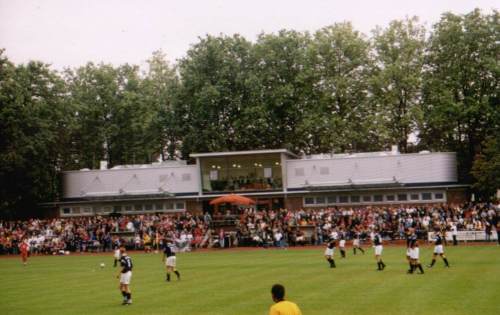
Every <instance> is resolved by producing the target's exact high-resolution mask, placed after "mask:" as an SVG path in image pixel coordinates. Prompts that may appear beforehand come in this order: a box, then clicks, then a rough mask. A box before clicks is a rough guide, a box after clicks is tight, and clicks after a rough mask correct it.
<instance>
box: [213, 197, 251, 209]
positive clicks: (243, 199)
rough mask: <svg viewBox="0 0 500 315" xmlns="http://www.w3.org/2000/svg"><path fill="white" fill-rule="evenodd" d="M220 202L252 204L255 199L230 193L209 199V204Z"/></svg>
mask: <svg viewBox="0 0 500 315" xmlns="http://www.w3.org/2000/svg"><path fill="white" fill-rule="evenodd" d="M221 203H231V204H235V205H247V206H248V205H254V204H255V200H253V199H250V198H247V197H244V196H240V195H235V194H230V195H225V196H221V197H218V198H215V199H214V200H212V201H210V204H211V205H218V204H221Z"/></svg>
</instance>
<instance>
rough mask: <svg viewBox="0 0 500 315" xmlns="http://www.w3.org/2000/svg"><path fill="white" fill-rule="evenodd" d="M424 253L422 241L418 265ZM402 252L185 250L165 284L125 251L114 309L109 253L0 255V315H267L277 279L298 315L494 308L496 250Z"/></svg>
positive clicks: (148, 259) (155, 261) (141, 257)
mask: <svg viewBox="0 0 500 315" xmlns="http://www.w3.org/2000/svg"><path fill="white" fill-rule="evenodd" d="M431 250H432V249H431V248H429V247H422V249H421V258H422V261H423V262H424V263H429V261H430V259H431V256H432V252H431ZM405 251H406V249H405V248H403V247H387V246H386V248H384V255H383V257H384V261H385V263H386V264H387V268H386V269H385V270H384V271H383V272H379V271H376V270H375V269H376V268H377V266H376V263H375V260H374V259H373V250H371V249H369V250H367V253H366V254H365V255H359V254H358V255H356V256H353V255H352V254H351V251H348V253H347V255H348V256H347V259H345V260H341V259H338V258H337V259H336V260H337V268H336V269H330V268H329V267H328V263H327V262H326V261H325V259H324V257H323V248H316V249H307V250H306V249H304V250H264V249H261V250H248V251H231V250H230V251H209V252H194V253H186V254H179V255H178V258H177V265H178V268H179V271H180V272H181V275H182V280H181V281H177V280H173V282H170V283H166V282H165V271H164V268H165V267H164V266H163V264H162V262H161V258H160V255H159V254H157V255H155V254H138V253H137V254H136V253H132V254H131V257H132V259H133V262H134V271H133V276H132V284H131V289H132V300H133V303H134V304H133V305H131V306H122V305H120V303H121V299H122V297H121V295H120V292H119V291H118V280H117V279H116V278H115V275H116V274H117V272H118V271H117V269H114V268H113V267H112V259H113V258H112V254H108V255H106V256H88V255H85V256H81V255H78V254H74V255H70V256H66V257H35V258H32V259H31V260H30V261H29V264H28V266H27V267H24V266H22V264H21V261H20V259H17V257H16V259H8V258H7V259H0V277H1V279H2V293H1V294H0V305H1V309H2V314H5V315H23V314H47V315H52V314H74V315H77V314H100V315H106V314H149V315H152V314H169V315H186V314H189V315H201V314H204V315H209V314H210V315H226V314H227V315H234V314H238V315H245V314H249V315H250V314H252V315H254V314H268V310H269V307H270V306H271V305H272V303H273V302H272V300H271V294H270V289H271V286H272V285H273V284H274V283H282V284H283V285H285V288H286V290H287V297H288V299H290V300H291V301H294V302H296V303H297V304H298V305H299V306H300V308H301V309H302V313H303V314H307V315H315V314H318V315H319V314H321V315H325V314H336V315H342V314H349V315H356V314H363V315H364V314H373V315H377V314H384V315H396V314H397V315H400V314H413V315H420V314H422V315H423V314H440V315H441V314H449V315H452V314H453V315H461V314H464V315H465V314H476V313H477V314H482V315H493V314H498V313H499V311H500V306H499V304H498V292H499V291H498V290H499V289H498V278H499V277H500V268H498V265H499V264H500V254H499V253H498V248H497V247H496V246H494V245H493V246H471V247H463V246H459V247H448V248H447V249H446V251H447V255H448V258H449V261H450V263H451V268H449V269H446V268H444V263H443V262H442V261H441V260H438V261H437V263H436V265H435V266H434V268H432V269H425V274H423V275H420V274H414V275H408V274H406V270H407V269H408V265H407V263H406V259H405ZM101 262H105V264H106V267H104V268H102V269H101V268H100V267H99V264H100V263H101ZM174 278H175V277H174Z"/></svg>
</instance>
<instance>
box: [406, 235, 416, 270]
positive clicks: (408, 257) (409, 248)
mask: <svg viewBox="0 0 500 315" xmlns="http://www.w3.org/2000/svg"><path fill="white" fill-rule="evenodd" d="M416 241H417V235H416V234H415V230H414V229H413V228H408V230H406V260H407V261H408V264H409V266H410V269H408V273H412V272H413V264H412V261H411V252H412V244H413V243H414V242H416Z"/></svg>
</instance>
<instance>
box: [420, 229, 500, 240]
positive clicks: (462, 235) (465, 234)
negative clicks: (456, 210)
mask: <svg viewBox="0 0 500 315" xmlns="http://www.w3.org/2000/svg"><path fill="white" fill-rule="evenodd" d="M434 235H435V233H434V232H428V233H427V240H428V241H429V242H432V241H433V240H434ZM446 240H447V241H448V242H452V241H453V234H452V233H451V232H447V233H446ZM496 240H498V235H497V233H496V232H492V233H491V234H490V236H489V239H488V238H487V237H486V232H485V231H458V232H457V241H465V242H468V241H469V242H472V241H496Z"/></svg>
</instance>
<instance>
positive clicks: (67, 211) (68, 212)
mask: <svg viewBox="0 0 500 315" xmlns="http://www.w3.org/2000/svg"><path fill="white" fill-rule="evenodd" d="M62 210H63V211H62V212H63V213H64V214H70V213H71V209H70V208H63V209H62Z"/></svg>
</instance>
